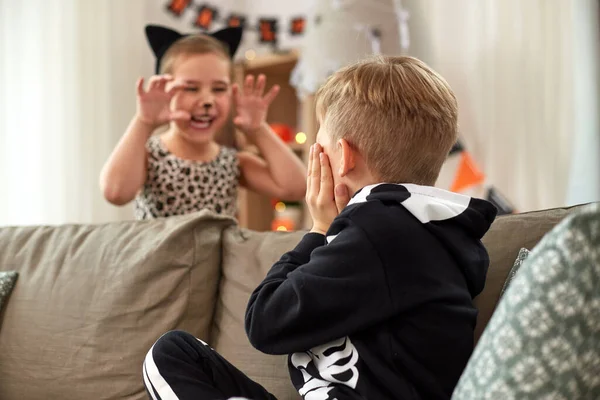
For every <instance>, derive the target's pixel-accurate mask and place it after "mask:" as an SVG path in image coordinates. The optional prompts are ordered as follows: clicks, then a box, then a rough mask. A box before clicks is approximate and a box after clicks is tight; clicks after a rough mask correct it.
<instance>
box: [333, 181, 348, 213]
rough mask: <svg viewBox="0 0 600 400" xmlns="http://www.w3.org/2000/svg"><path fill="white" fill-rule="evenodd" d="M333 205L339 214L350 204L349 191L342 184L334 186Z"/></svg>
mask: <svg viewBox="0 0 600 400" xmlns="http://www.w3.org/2000/svg"><path fill="white" fill-rule="evenodd" d="M334 196H335V205H336V207H337V209H338V213H341V212H342V210H343V209H344V208H346V206H347V205H348V203H349V202H350V191H349V190H348V187H347V186H346V185H344V184H343V183H340V184H338V185H336V187H335V194H334Z"/></svg>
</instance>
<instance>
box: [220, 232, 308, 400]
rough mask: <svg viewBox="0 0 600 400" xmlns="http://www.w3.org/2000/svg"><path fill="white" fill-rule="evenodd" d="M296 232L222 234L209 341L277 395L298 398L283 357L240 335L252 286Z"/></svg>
mask: <svg viewBox="0 0 600 400" xmlns="http://www.w3.org/2000/svg"><path fill="white" fill-rule="evenodd" d="M302 235H303V233H301V232H293V233H283V232H260V233H259V232H253V231H249V230H245V229H238V228H231V229H228V230H226V231H225V233H224V236H223V246H224V253H223V277H222V279H221V284H220V287H219V298H218V300H217V307H216V310H215V319H214V331H213V335H212V337H211V343H210V344H211V346H212V347H213V348H214V349H215V350H217V352H219V354H221V355H222V356H223V357H225V358H226V359H227V360H228V361H229V362H231V363H232V364H234V365H235V366H236V367H237V368H239V369H240V370H241V371H242V372H244V373H245V374H246V375H248V376H249V377H250V378H252V379H253V380H255V381H256V382H258V383H260V384H262V385H263V386H264V387H265V388H266V389H267V390H268V391H269V392H271V393H272V394H273V395H274V396H275V397H277V399H279V400H292V399H299V398H300V397H299V396H298V392H297V391H296V390H295V389H294V387H293V386H292V384H291V381H290V378H289V374H288V368H287V357H286V356H271V355H266V354H263V353H261V352H259V351H258V350H256V349H254V348H253V347H252V345H251V344H250V342H249V341H248V337H247V336H246V331H245V329H244V317H245V311H246V306H247V304H248V300H249V299H250V295H251V294H252V291H253V290H254V289H255V288H256V287H257V286H258V285H259V284H260V282H261V281H262V280H263V278H264V277H265V275H266V274H267V272H268V271H269V269H270V268H271V266H272V265H273V263H275V262H276V261H277V260H278V259H279V258H280V257H281V255H282V254H283V253H285V252H286V251H289V250H291V249H293V248H294V247H295V246H296V244H297V243H298V242H299V241H300V239H301V238H302Z"/></svg>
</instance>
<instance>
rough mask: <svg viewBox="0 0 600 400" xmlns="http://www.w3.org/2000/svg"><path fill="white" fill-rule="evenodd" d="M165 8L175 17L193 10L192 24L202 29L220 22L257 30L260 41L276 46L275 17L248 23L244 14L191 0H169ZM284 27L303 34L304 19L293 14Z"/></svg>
mask: <svg viewBox="0 0 600 400" xmlns="http://www.w3.org/2000/svg"><path fill="white" fill-rule="evenodd" d="M166 10H167V11H168V12H169V13H170V14H172V15H173V16H175V17H177V18H181V17H182V16H183V14H184V13H185V12H186V11H187V10H193V11H194V13H195V14H194V19H193V23H192V24H193V26H194V27H196V28H200V29H201V30H203V31H209V30H211V29H212V28H213V25H214V24H215V23H222V24H224V25H225V27H227V28H242V29H244V30H253V31H256V32H258V34H259V40H260V43H266V44H271V45H273V46H277V43H278V36H279V32H280V27H281V22H282V21H280V20H278V19H276V18H271V17H267V16H265V17H259V18H258V21H257V23H256V25H251V24H249V23H248V19H247V18H246V16H244V15H242V14H237V13H224V12H223V11H222V10H219V9H218V8H217V7H216V6H214V5H211V4H208V3H201V4H198V5H196V4H195V3H194V1H193V0H170V1H168V3H167V4H166ZM285 26H286V27H287V28H286V29H285V30H286V31H287V32H289V34H290V35H291V36H299V35H303V34H304V29H305V27H306V19H305V18H304V17H302V16H295V17H294V18H292V19H290V21H288V22H287V23H286V25H285Z"/></svg>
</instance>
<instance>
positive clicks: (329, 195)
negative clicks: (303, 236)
mask: <svg viewBox="0 0 600 400" xmlns="http://www.w3.org/2000/svg"><path fill="white" fill-rule="evenodd" d="M349 201H350V195H349V193H348V188H347V187H346V185H344V184H339V185H337V186H336V187H335V190H334V185H333V175H332V172H331V164H330V163H329V157H327V154H325V153H323V148H322V147H321V146H320V145H319V144H314V145H312V146H311V148H310V153H309V157H308V178H307V180H306V203H307V205H308V210H309V211H310V215H311V216H312V219H313V227H312V229H311V232H315V233H320V234H322V235H325V233H326V232H327V230H329V226H330V225H331V223H332V222H333V220H334V219H335V217H337V216H338V214H339V213H340V212H341V211H342V210H343V209H344V207H346V205H347V204H348V202H349Z"/></svg>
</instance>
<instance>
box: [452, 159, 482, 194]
mask: <svg viewBox="0 0 600 400" xmlns="http://www.w3.org/2000/svg"><path fill="white" fill-rule="evenodd" d="M460 157H461V158H460V164H459V165H458V171H456V177H455V178H454V182H453V183H452V186H451V187H450V191H452V192H462V191H463V190H465V189H467V188H469V187H471V186H474V185H479V184H481V183H483V181H484V180H485V175H484V174H483V173H482V172H481V171H480V170H479V169H478V168H477V166H476V165H475V162H474V161H473V159H472V158H471V155H470V154H469V153H468V152H466V151H463V152H462V153H461V155H460Z"/></svg>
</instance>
